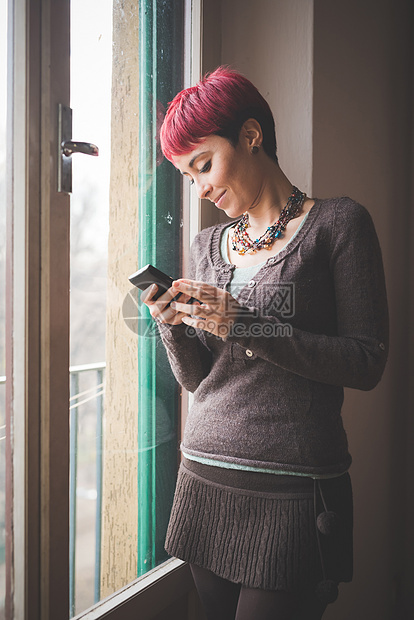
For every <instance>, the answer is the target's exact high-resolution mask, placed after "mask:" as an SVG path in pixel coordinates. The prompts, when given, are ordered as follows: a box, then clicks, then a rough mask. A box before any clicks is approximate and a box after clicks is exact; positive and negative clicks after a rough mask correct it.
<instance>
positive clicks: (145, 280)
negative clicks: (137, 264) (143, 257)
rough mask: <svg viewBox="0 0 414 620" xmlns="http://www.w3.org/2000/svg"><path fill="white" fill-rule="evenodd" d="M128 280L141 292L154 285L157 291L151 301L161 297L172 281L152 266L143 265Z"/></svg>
mask: <svg viewBox="0 0 414 620" xmlns="http://www.w3.org/2000/svg"><path fill="white" fill-rule="evenodd" d="M128 280H129V281H130V282H131V284H133V285H134V286H137V287H138V288H140V289H141V290H142V291H145V289H146V288H148V287H149V286H151V284H156V285H157V286H158V290H157V292H156V293H155V295H154V296H153V299H158V297H160V296H161V295H163V293H165V292H166V291H167V290H168V289H169V288H170V286H171V285H172V283H173V279H172V278H171V277H170V276H167V274H166V273H164V272H163V271H160V270H159V269H157V268H156V267H154V266H153V265H145V267H142V268H141V269H138V271H136V272H135V273H133V274H132V275H130V276H129V278H128Z"/></svg>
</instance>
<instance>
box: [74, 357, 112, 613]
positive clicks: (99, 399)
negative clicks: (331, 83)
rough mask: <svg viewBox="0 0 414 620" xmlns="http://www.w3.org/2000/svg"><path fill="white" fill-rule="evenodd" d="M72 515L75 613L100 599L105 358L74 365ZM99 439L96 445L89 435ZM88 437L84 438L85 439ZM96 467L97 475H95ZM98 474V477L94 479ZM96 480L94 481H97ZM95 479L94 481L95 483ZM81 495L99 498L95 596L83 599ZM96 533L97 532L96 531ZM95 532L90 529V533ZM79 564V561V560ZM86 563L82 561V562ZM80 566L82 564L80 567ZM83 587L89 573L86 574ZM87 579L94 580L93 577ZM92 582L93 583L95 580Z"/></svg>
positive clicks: (95, 536) (97, 502) (95, 532)
mask: <svg viewBox="0 0 414 620" xmlns="http://www.w3.org/2000/svg"><path fill="white" fill-rule="evenodd" d="M69 370H70V405H69V412H70V482H69V494H70V502H69V508H70V516H69V570H70V573H69V597H70V598H69V600H70V612H71V617H72V616H74V615H75V613H76V608H80V609H82V608H83V609H84V608H85V607H87V606H89V605H90V604H91V603H92V602H94V603H96V602H98V601H99V600H100V570H101V530H102V528H101V524H102V444H103V426H102V419H103V405H104V401H103V399H104V372H105V362H100V363H96V364H82V365H80V366H71V367H70V369H69ZM88 437H89V439H91V438H94V439H95V442H94V443H95V445H94V446H93V444H92V442H91V441H90V440H89V441H88V439H87V438H88ZM84 438H85V439H86V442H83V445H82V439H84ZM93 470H94V476H93ZM93 478H94V480H93ZM93 482H94V484H93ZM91 483H92V484H91ZM78 499H82V500H95V501H96V506H95V524H94V530H95V531H94V538H95V555H94V557H95V559H94V575H93V600H91V599H89V598H88V596H87V595H86V599H85V601H81V600H79V596H77V593H76V574H77V570H76V569H77V562H76V549H77V545H76V542H77V536H76V527H77V524H78V523H79V522H82V514H81V513H80V514H78V510H77V507H78ZM92 535H93V534H92ZM90 536H91V532H90V531H89V537H90ZM78 564H79V563H78ZM80 564H81V565H82V562H80ZM80 570H82V569H81V567H80ZM82 581H83V588H82V590H84V585H85V574H83V576H82ZM86 581H87V582H88V581H90V582H92V577H91V575H89V578H87V579H86ZM91 585H92V584H91Z"/></svg>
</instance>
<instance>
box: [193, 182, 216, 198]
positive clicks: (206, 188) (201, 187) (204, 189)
mask: <svg viewBox="0 0 414 620" xmlns="http://www.w3.org/2000/svg"><path fill="white" fill-rule="evenodd" d="M195 185H196V190H197V196H198V197H199V198H208V197H209V195H210V194H211V190H212V189H213V188H212V186H211V185H210V183H206V182H205V181H201V182H200V181H199V182H197V181H196V182H195Z"/></svg>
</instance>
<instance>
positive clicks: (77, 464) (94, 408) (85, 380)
mask: <svg viewBox="0 0 414 620" xmlns="http://www.w3.org/2000/svg"><path fill="white" fill-rule="evenodd" d="M69 371H70V404H69V413H70V484H69V493H70V504H69V506H70V519H69V569H70V575H69V592H70V611H71V616H74V615H75V608H76V607H78V606H79V607H80V608H81V609H82V608H83V609H84V608H86V607H88V606H89V605H90V604H91V603H96V602H98V601H99V600H100V569H101V521H102V519H101V514H102V444H103V428H102V419H103V405H104V402H103V399H104V372H105V362H99V363H96V364H82V365H79V366H71V367H70V369H69ZM5 383H6V377H5V376H0V402H1V407H0V410H1V411H3V412H4V406H3V405H4V396H5V394H4V388H5ZM5 430H6V427H5V423H4V420H2V419H0V453H1V455H2V458H1V462H0V478H1V482H3V481H4V475H5V459H4V458H3V457H4V450H3V449H2V448H3V446H2V444H3V442H4V440H5V438H6V434H5ZM84 430H86V433H85V434H86V435H87V436H89V437H94V446H92V445H91V442H90V441H89V443H88V442H86V445H82V435H83V433H84ZM83 443H84V444H85V442H83ZM92 469H93V470H94V476H93V477H92V476H91V473H92V472H91V470H92ZM88 479H89V480H88ZM85 481H89V484H85ZM91 482H92V483H93V484H90V483H91ZM3 486H4V485H3V484H1V488H0V579H1V580H2V581H3V580H4V577H5V566H4V562H5V557H4V556H5V554H4V542H5V537H4V521H5V496H4V492H3ZM79 497H80V498H82V499H87V500H94V501H95V502H96V506H95V518H94V523H93V525H92V528H91V526H90V523H89V524H88V526H89V527H88V528H87V529H88V532H87V535H88V537H89V538H90V537H91V536H93V537H94V546H95V553H94V560H93V574H92V575H91V574H89V575H87V577H86V580H85V574H86V573H87V571H86V572H85V570H83V573H82V581H83V584H82V585H83V588H82V594H81V595H80V597H78V596H76V569H77V563H76V547H77V545H76V542H77V540H76V525H77V523H78V522H82V514H78V511H77V506H78V501H77V500H78V498H79ZM91 529H93V530H94V531H93V532H91ZM89 546H90V545H89ZM88 563H89V564H90V558H88ZM78 565H80V566H79V568H80V570H81V571H82V559H81V561H80V562H78ZM83 568H84V567H83ZM85 581H86V584H87V588H86V594H85V593H84V592H85V587H84V586H85ZM89 590H90V591H89ZM82 597H83V598H85V600H84V601H83V600H79V598H82ZM0 599H1V600H0V610H1V609H2V608H3V606H4V584H3V583H2V584H0ZM0 613H1V612H0Z"/></svg>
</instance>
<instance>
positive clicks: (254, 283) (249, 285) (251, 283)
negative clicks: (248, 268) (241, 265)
mask: <svg viewBox="0 0 414 620" xmlns="http://www.w3.org/2000/svg"><path fill="white" fill-rule="evenodd" d="M247 286H248V287H249V288H253V287H254V286H256V282H255V281H254V280H250V282H248V283H247Z"/></svg>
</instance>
